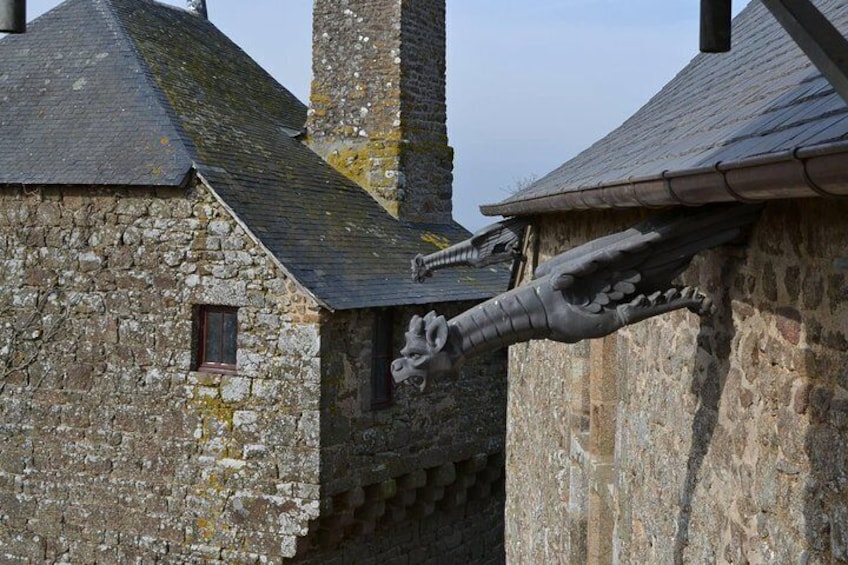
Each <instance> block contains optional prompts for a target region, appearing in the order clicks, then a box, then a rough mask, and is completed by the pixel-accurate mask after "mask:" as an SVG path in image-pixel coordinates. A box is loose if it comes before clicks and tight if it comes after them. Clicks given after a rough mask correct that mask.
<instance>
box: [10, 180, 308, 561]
mask: <svg viewBox="0 0 848 565" xmlns="http://www.w3.org/2000/svg"><path fill="white" fill-rule="evenodd" d="M0 288H2V294H0V414H2V418H0V561H2V562H4V563H26V562H44V561H48V562H52V561H57V560H60V559H64V560H67V561H69V562H75V563H93V562H95V561H97V562H122V563H126V562H133V561H134V560H135V559H143V560H144V561H147V562H151V561H154V560H156V559H162V560H166V561H172V562H188V561H192V560H194V561H210V562H211V561H214V560H216V559H220V560H222V561H224V562H228V563H232V562H252V561H254V560H255V559H258V558H259V556H265V557H267V558H269V559H272V560H273V559H275V558H279V557H280V556H286V555H293V554H294V552H295V549H296V548H295V545H296V544H295V540H296V538H297V537H298V536H301V535H305V533H306V530H307V529H308V524H309V522H310V520H311V519H313V518H315V517H317V515H318V512H319V499H320V488H319V479H320V477H319V464H320V457H319V440H320V430H319V401H320V384H319V382H320V356H319V330H318V323H319V313H318V310H317V308H316V307H315V306H314V304H312V303H311V302H310V300H309V299H308V298H307V297H306V296H305V295H303V294H302V293H301V292H300V291H299V290H298V288H297V287H296V285H295V284H294V283H293V282H292V281H291V280H289V279H287V278H286V276H285V275H284V274H282V273H281V272H280V270H279V269H278V268H277V267H276V266H275V265H274V264H273V263H272V262H271V260H270V259H269V258H268V256H267V255H266V253H265V252H264V251H263V250H262V249H261V248H259V247H258V246H257V245H256V244H255V242H254V241H253V240H252V239H251V238H250V237H249V236H248V235H246V234H245V232H244V231H243V229H242V228H241V227H240V226H239V225H238V224H237V223H236V222H234V221H233V220H232V218H231V217H230V216H229V215H228V214H227V213H226V211H225V210H224V209H223V208H222V206H221V205H220V204H219V203H218V201H217V200H216V199H215V198H214V197H213V195H212V194H211V193H210V192H209V191H208V189H206V188H205V187H203V186H202V185H196V186H193V187H191V188H189V189H187V190H181V189H170V190H163V189H157V190H153V189H144V188H133V189H108V190H105V189H103V190H98V189H94V188H90V187H85V188H72V187H71V188H62V189H58V188H42V189H29V188H27V189H24V190H22V189H13V188H9V187H4V188H2V189H0ZM199 304H213V305H227V306H236V307H239V310H238V325H239V328H238V331H239V338H238V374H237V375H222V374H214V373H207V372H197V371H194V370H193V367H194V360H193V358H192V356H193V351H194V349H195V348H194V344H193V333H194V330H193V317H194V307H195V306H196V305H199Z"/></svg>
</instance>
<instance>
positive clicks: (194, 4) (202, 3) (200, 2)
mask: <svg viewBox="0 0 848 565" xmlns="http://www.w3.org/2000/svg"><path fill="white" fill-rule="evenodd" d="M188 10H189V12H194V13H195V14H197V15H198V16H200V17H201V18H203V19H206V20H208V19H209V14H207V12H206V0H188Z"/></svg>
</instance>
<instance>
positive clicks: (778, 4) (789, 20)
mask: <svg viewBox="0 0 848 565" xmlns="http://www.w3.org/2000/svg"><path fill="white" fill-rule="evenodd" d="M761 1H762V3H763V4H764V5H765V7H766V8H768V9H769V11H770V12H771V13H772V15H773V16H774V17H775V19H777V21H778V22H780V25H782V26H783V28H784V29H785V30H786V31H787V32H788V33H789V35H790V36H792V39H794V40H795V43H797V44H798V47H800V48H801V50H802V51H804V53H805V54H806V55H807V57H809V58H810V61H812V62H813V64H814V65H815V66H816V68H818V70H819V71H820V72H821V74H823V75H824V77H825V78H826V79H827V80H828V82H830V84H831V85H832V86H833V88H834V89H836V92H838V93H839V95H840V96H841V97H842V99H843V100H844V101H845V102H846V103H848V40H846V39H845V37H843V35H842V34H841V33H840V32H839V30H838V29H836V28H835V27H834V26H833V24H832V23H830V21H829V20H828V19H827V18H826V17H825V16H824V14H822V13H821V12H820V11H819V10H818V9H817V8H816V7H815V6H814V5H813V4H812V2H810V0H761Z"/></svg>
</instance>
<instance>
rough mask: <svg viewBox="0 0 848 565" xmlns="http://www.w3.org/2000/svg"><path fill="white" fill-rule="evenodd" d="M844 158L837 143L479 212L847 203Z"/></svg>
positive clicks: (847, 153) (847, 151) (846, 151)
mask: <svg viewBox="0 0 848 565" xmlns="http://www.w3.org/2000/svg"><path fill="white" fill-rule="evenodd" d="M776 157H777V158H776ZM846 158H848V144H846V143H845V142H841V143H833V144H830V145H828V146H819V147H816V148H812V149H798V150H795V151H787V152H782V153H781V154H780V155H779V156H770V157H768V158H762V157H760V158H753V159H746V160H740V161H736V162H728V163H716V164H714V165H713V166H711V167H698V168H693V169H689V170H686V171H677V172H675V173H674V174H670V173H667V172H664V173H662V174H661V175H655V176H652V177H642V178H641V179H627V180H624V181H622V182H617V183H612V184H608V185H604V186H596V187H582V188H580V189H578V190H570V191H569V190H564V191H563V192H560V193H557V194H551V195H548V196H541V197H537V198H531V199H528V200H522V201H517V202H505V203H502V204H493V205H488V206H481V207H480V209H481V211H482V212H483V214H484V215H486V216H498V215H500V216H524V215H528V214H540V213H542V214H543V213H547V212H554V211H567V210H588V209H609V208H644V207H651V208H654V207H660V206H681V205H683V206H697V205H701V204H709V203H713V202H732V201H738V202H763V201H768V200H774V199H777V198H813V197H829V198H845V197H848V168H846V167H845V159H846Z"/></svg>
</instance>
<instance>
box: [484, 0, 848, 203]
mask: <svg viewBox="0 0 848 565" xmlns="http://www.w3.org/2000/svg"><path fill="white" fill-rule="evenodd" d="M815 4H816V5H817V6H818V7H819V9H820V10H822V12H823V13H824V14H825V15H827V16H828V18H829V19H830V20H831V22H833V23H834V25H835V26H836V27H837V28H838V29H839V30H840V31H841V32H842V33H843V34H845V33H846V32H848V3H846V2H844V0H816V2H815ZM564 134H567V132H564ZM846 135H848V107H846V104H845V102H844V101H843V100H842V99H841V98H840V97H839V95H838V94H836V92H835V91H834V90H833V88H832V87H831V86H830V84H829V83H828V82H827V80H826V79H825V78H824V77H822V76H821V74H820V73H819V72H818V70H817V69H816V68H815V67H814V66H813V64H812V63H811V62H810V60H809V59H808V58H807V57H806V56H805V55H804V53H803V52H802V51H801V50H800V48H798V46H797V45H796V44H795V42H794V41H793V40H792V39H791V37H790V36H789V35H788V34H787V33H786V31H785V30H784V29H783V28H782V27H781V26H780V24H778V22H777V21H776V20H775V19H774V17H773V16H772V15H771V13H770V12H769V11H768V10H767V9H766V8H765V7H764V6H763V4H762V3H761V2H760V1H759V0H754V1H753V2H751V3H750V4H749V5H748V6H747V7H746V8H745V9H744V10H743V11H742V12H741V13H740V14H739V15H738V16H737V17H736V18H735V19H734V22H733V48H732V50H731V51H730V52H729V53H725V54H713V55H710V54H700V55H698V56H696V57H695V58H694V59H693V60H692V61H691V63H689V65H688V66H686V67H685V68H684V69H683V70H682V71H681V72H680V73H679V74H678V75H677V76H676V77H675V78H674V79H673V80H672V81H671V82H669V83H668V84H667V85H666V86H665V87H664V88H663V89H662V90H661V91H660V92H659V93H658V94H656V95H655V96H654V97H653V98H652V99H651V100H650V101H649V102H648V103H647V104H645V106H643V107H642V108H641V109H640V110H638V111H637V112H636V113H635V114H634V115H633V116H632V117H630V118H629V119H628V120H627V121H626V122H624V124H622V125H621V126H620V127H619V128H617V129H616V130H614V131H613V132H611V133H610V134H609V135H607V136H606V137H604V138H603V139H601V140H600V141H598V142H597V143H595V144H594V145H592V146H591V147H589V148H588V149H586V150H585V151H583V152H582V153H580V154H579V155H577V156H576V157H574V158H573V159H571V160H569V161H567V162H566V163H565V164H563V165H562V166H560V167H559V168H557V169H556V170H554V171H552V172H551V173H549V174H548V175H546V176H544V177H543V178H541V179H539V180H538V181H536V182H535V183H533V184H532V185H531V186H529V187H527V188H526V189H525V190H522V191H520V192H518V193H516V194H514V195H513V196H511V197H510V198H508V199H506V200H504V201H503V202H501V203H499V204H493V205H488V206H484V207H483V211H484V213H487V214H503V215H510V214H513V213H519V211H521V210H524V211H526V210H529V209H531V208H535V209H537V210H540V209H541V207H542V206H543V205H544V203H546V202H547V203H548V204H551V203H552V202H553V198H552V197H556V196H562V195H566V194H567V193H577V192H582V191H587V192H592V191H597V190H598V189H599V188H603V187H613V186H618V185H627V184H628V183H638V182H643V181H647V180H650V179H662V178H664V177H665V178H668V177H670V176H675V175H685V174H688V173H690V172H691V173H693V174H694V173H695V172H697V171H701V170H706V169H714V168H715V167H716V165H717V164H719V163H720V164H721V166H723V167H725V168H729V167H732V166H735V165H741V164H744V163H747V162H749V161H750V162H754V160H759V161H763V160H768V159H769V158H773V157H778V156H781V155H791V154H792V153H793V151H795V150H797V149H799V148H813V147H819V146H827V147H828V148H829V150H830V151H833V150H834V147H835V146H834V144H838V145H841V144H845V145H846V147H848V143H847V142H846ZM843 149H844V148H843ZM559 201H560V202H562V201H563V199H562V198H560V199H559ZM572 201H576V199H575V200H572ZM617 204H620V205H628V204H629V205H639V203H638V202H635V201H631V202H618V203H617ZM589 206H591V204H590V205H588V206H584V207H589Z"/></svg>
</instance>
